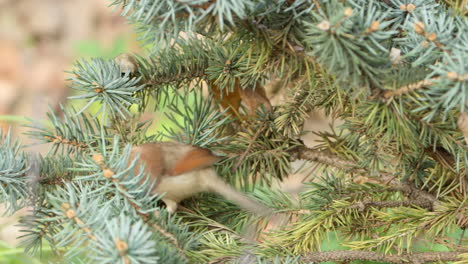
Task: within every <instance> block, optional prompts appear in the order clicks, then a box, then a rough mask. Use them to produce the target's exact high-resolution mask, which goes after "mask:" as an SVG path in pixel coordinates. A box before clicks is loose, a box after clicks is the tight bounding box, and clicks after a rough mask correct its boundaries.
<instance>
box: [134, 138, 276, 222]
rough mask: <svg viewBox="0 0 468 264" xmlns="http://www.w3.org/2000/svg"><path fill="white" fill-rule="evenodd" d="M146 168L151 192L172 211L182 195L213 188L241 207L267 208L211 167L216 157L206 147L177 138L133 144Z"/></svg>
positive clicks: (265, 211) (263, 211) (264, 211)
mask: <svg viewBox="0 0 468 264" xmlns="http://www.w3.org/2000/svg"><path fill="white" fill-rule="evenodd" d="M132 155H133V156H136V155H139V156H140V159H139V160H140V162H143V163H144V164H145V168H146V170H147V172H148V173H149V174H150V175H151V178H152V179H153V180H156V184H155V185H154V189H153V193H158V194H163V198H162V200H163V201H164V203H165V204H166V206H167V210H168V211H169V212H170V213H173V212H175V211H176V209H177V205H178V203H179V202H180V201H182V200H183V199H186V198H189V197H191V196H193V195H195V194H197V193H200V192H215V193H218V194H220V195H222V196H223V197H225V198H226V199H228V200H231V201H233V202H235V203H236V204H238V205H239V206H240V207H242V208H244V209H246V210H248V211H250V212H252V213H255V214H259V215H267V214H270V212H271V211H270V209H269V208H266V207H265V206H263V205H261V204H259V203H257V202H255V201H254V200H252V199H250V198H248V197H247V196H245V195H244V194H242V193H241V192H239V191H237V190H235V189H234V188H232V187H231V186H229V185H228V184H226V183H225V182H224V181H223V180H222V179H221V178H220V177H219V176H218V175H217V173H216V172H215V170H214V169H213V168H212V167H211V166H212V165H213V164H214V163H216V162H217V161H218V160H219V158H218V157H217V156H215V155H213V154H212V153H211V152H210V151H209V150H206V149H202V148H198V147H194V146H190V145H185V144H182V143H178V142H155V143H147V144H143V145H139V146H135V147H134V148H133V150H132Z"/></svg>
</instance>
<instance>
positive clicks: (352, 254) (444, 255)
mask: <svg viewBox="0 0 468 264" xmlns="http://www.w3.org/2000/svg"><path fill="white" fill-rule="evenodd" d="M466 252H468V249H466V250H462V251H452V252H423V253H411V254H402V255H385V254H382V253H379V252H374V251H362V250H356V251H351V250H336V251H324V252H314V253H310V254H306V255H303V256H302V257H301V260H302V261H305V262H314V263H320V262H326V261H353V260H367V261H381V262H386V263H392V264H407V263H416V264H422V263H429V262H436V261H444V262H445V261H457V260H461V257H460V256H459V255H460V254H463V253H466Z"/></svg>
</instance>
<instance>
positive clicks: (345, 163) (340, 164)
mask: <svg viewBox="0 0 468 264" xmlns="http://www.w3.org/2000/svg"><path fill="white" fill-rule="evenodd" d="M294 152H295V153H293V154H294V155H293V156H294V157H295V158H296V159H304V160H308V161H313V162H318V163H322V164H325V165H328V166H332V167H335V168H338V169H341V170H345V171H349V172H353V173H357V174H364V175H366V174H369V172H368V171H367V170H366V169H363V168H357V167H356V162H355V161H351V160H346V159H343V158H340V157H338V156H336V155H333V154H330V153H329V152H327V151H322V150H316V149H310V148H308V147H306V146H300V147H298V148H296V149H295V150H294ZM379 176H380V177H379V178H375V179H374V178H373V179H374V180H377V181H378V182H380V183H381V184H383V185H386V186H389V187H390V190H392V191H401V192H403V193H405V194H407V196H409V197H411V199H412V200H413V202H416V201H417V203H418V204H424V206H423V207H424V208H433V207H434V205H435V203H437V201H438V200H437V198H436V197H435V196H434V195H432V194H430V193H428V192H425V191H423V190H420V189H418V188H415V187H414V186H412V185H411V184H410V183H408V182H401V181H400V180H399V179H398V178H396V177H395V176H394V175H393V174H392V173H390V172H386V171H381V172H380V173H379Z"/></svg>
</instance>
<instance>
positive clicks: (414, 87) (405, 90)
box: [383, 78, 439, 99]
mask: <svg viewBox="0 0 468 264" xmlns="http://www.w3.org/2000/svg"><path fill="white" fill-rule="evenodd" d="M438 79H439V78H432V79H430V80H422V81H419V82H416V83H411V84H408V85H405V86H402V87H400V88H398V89H396V90H388V91H385V92H384V93H383V97H384V99H390V98H392V97H394V96H399V95H402V94H407V93H409V92H412V91H415V90H418V89H421V88H423V87H426V86H430V85H432V84H434V81H436V80H438Z"/></svg>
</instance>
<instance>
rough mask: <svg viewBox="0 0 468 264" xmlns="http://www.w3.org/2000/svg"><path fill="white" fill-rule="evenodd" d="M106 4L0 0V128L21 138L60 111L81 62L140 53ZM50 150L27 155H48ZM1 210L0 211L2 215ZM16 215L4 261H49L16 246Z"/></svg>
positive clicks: (1, 234) (6, 228)
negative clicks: (33, 124) (50, 112)
mask: <svg viewBox="0 0 468 264" xmlns="http://www.w3.org/2000/svg"><path fill="white" fill-rule="evenodd" d="M110 3H111V1H108V0H0V129H2V130H4V131H7V130H8V129H9V127H11V131H12V133H13V135H14V136H15V137H19V138H21V141H22V142H23V143H25V144H29V143H33V142H30V141H28V138H27V137H25V136H22V133H23V132H24V131H25V130H27V128H26V127H24V126H23V125H24V124H26V123H27V122H30V120H32V122H41V121H42V120H44V117H45V114H46V112H47V110H48V108H49V107H51V108H52V109H55V110H60V104H63V103H65V101H66V99H67V96H70V95H71V94H70V93H71V91H70V90H69V88H68V87H67V81H66V79H67V78H68V76H67V73H66V72H65V71H67V70H70V69H71V66H72V63H73V62H74V61H75V60H76V59H77V58H83V57H84V58H87V57H106V58H111V57H115V56H117V55H118V54H120V53H123V52H139V48H138V43H137V41H136V38H137V36H135V35H134V33H133V32H132V30H131V28H130V26H129V25H128V24H127V22H126V20H125V19H124V18H122V17H120V15H119V14H120V12H119V11H118V10H114V9H115V8H112V7H109V4H110ZM47 150H48V146H44V145H31V146H30V149H29V150H28V151H31V152H39V153H43V154H44V153H46V152H47ZM1 210H2V209H1V208H0V213H1ZM24 213H25V212H24V211H20V212H18V213H17V214H16V215H14V216H13V217H1V216H0V263H2V264H6V263H47V260H45V259H42V261H39V260H38V259H33V258H28V257H26V256H23V255H22V251H23V249H22V248H17V242H18V241H17V237H18V236H19V235H21V233H20V232H19V230H20V227H18V226H17V224H18V216H19V215H21V214H24Z"/></svg>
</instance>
